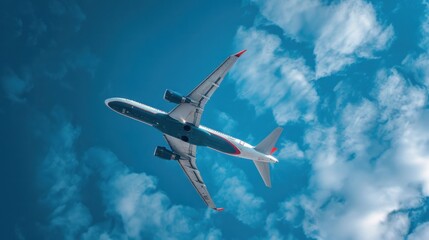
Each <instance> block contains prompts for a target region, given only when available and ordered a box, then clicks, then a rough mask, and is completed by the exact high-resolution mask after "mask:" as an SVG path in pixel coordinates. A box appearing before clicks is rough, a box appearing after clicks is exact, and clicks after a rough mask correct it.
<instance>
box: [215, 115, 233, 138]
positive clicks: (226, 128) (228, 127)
mask: <svg viewBox="0 0 429 240" xmlns="http://www.w3.org/2000/svg"><path fill="white" fill-rule="evenodd" d="M217 120H218V124H219V125H221V126H222V132H225V133H228V134H229V133H231V132H232V131H233V130H234V128H236V127H237V121H236V120H235V119H234V118H232V117H231V116H230V115H229V114H227V113H226V112H222V111H219V114H218V118H217Z"/></svg>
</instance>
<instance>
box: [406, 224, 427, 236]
mask: <svg viewBox="0 0 429 240" xmlns="http://www.w3.org/2000/svg"><path fill="white" fill-rule="evenodd" d="M424 239H429V222H425V223H423V224H421V225H419V226H418V227H416V229H414V231H413V232H412V233H411V234H410V235H409V236H408V240H424Z"/></svg>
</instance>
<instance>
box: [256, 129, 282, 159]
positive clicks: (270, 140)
mask: <svg viewBox="0 0 429 240" xmlns="http://www.w3.org/2000/svg"><path fill="white" fill-rule="evenodd" d="M282 131H283V128H281V127H277V128H276V129H274V131H272V132H271V133H270V135H268V136H267V137H266V138H265V139H264V140H262V142H260V143H259V144H258V145H256V147H255V150H257V151H258V152H261V153H263V154H268V155H271V154H273V153H274V152H275V151H276V150H277V148H275V147H274V145H275V144H276V142H277V140H278V139H279V137H280V134H282Z"/></svg>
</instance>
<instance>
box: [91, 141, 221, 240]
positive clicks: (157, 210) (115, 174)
mask: <svg viewBox="0 0 429 240" xmlns="http://www.w3.org/2000/svg"><path fill="white" fill-rule="evenodd" d="M85 162H86V163H87V164H88V166H89V167H90V169H92V170H93V171H94V173H98V174H100V179H99V182H100V189H101V192H102V196H103V201H104V203H105V204H106V213H107V214H108V215H109V216H111V217H119V219H120V222H121V223H122V225H123V229H124V233H125V234H123V235H122V236H126V237H127V238H132V239H144V238H158V239H184V238H185V239H189V238H194V237H196V238H211V239H217V238H220V236H221V235H222V234H221V232H220V231H219V230H218V229H216V228H213V227H211V228H208V222H207V220H208V219H204V217H203V214H202V213H201V212H200V213H199V212H197V211H196V210H195V209H192V208H190V207H186V206H182V205H174V204H171V202H170V200H169V198H168V196H167V195H166V194H165V193H163V192H161V191H159V190H157V188H156V179H155V178H154V177H152V176H148V175H147V174H145V173H133V172H131V171H130V170H129V169H128V168H127V167H126V166H125V165H123V164H122V163H121V162H119V160H118V159H117V158H116V156H115V155H114V154H113V153H111V152H110V151H108V150H104V149H100V148H92V149H90V150H89V151H88V152H87V153H86V156H85ZM93 232H95V233H97V234H100V236H101V234H105V232H103V231H98V232H97V231H93ZM87 234H88V236H89V235H90V234H93V233H90V232H88V233H87Z"/></svg>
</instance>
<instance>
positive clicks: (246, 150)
mask: <svg viewBox="0 0 429 240" xmlns="http://www.w3.org/2000/svg"><path fill="white" fill-rule="evenodd" d="M111 102H121V103H126V104H129V105H131V106H132V108H137V109H140V110H144V111H146V112H149V113H152V114H167V113H166V112H164V111H161V110H159V109H156V108H153V107H150V106H147V105H145V104H142V103H138V102H136V101H133V100H129V99H125V98H109V99H107V100H106V101H105V103H106V105H107V106H108V107H109V108H111V109H112V110H114V111H116V112H118V113H119V114H121V115H124V116H126V117H130V118H132V119H135V120H137V121H140V122H143V123H146V124H149V125H151V126H153V123H151V122H147V121H144V120H141V119H138V118H135V117H133V116H130V115H129V114H128V112H127V110H125V109H114V108H112V107H111V105H109V103H111ZM155 124H156V122H155ZM198 128H199V129H201V130H203V131H206V132H208V133H209V134H213V135H215V136H217V137H220V138H222V139H224V140H225V141H227V142H228V143H229V144H230V145H232V146H233V147H234V149H236V151H235V152H234V153H229V152H224V151H221V150H219V149H216V148H212V149H214V150H216V151H219V152H222V153H225V154H228V155H231V156H235V157H239V158H245V159H250V160H253V161H258V162H268V163H277V162H278V160H277V159H276V158H275V157H273V156H272V155H267V154H264V153H261V152H259V151H257V150H255V148H254V146H252V145H250V144H248V143H246V142H244V141H242V140H240V139H237V138H234V137H231V136H229V135H227V134H225V133H221V132H218V131H216V130H213V129H210V128H208V127H205V126H202V125H200V126H198ZM209 147H210V146H209Z"/></svg>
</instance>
